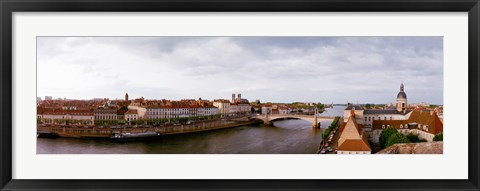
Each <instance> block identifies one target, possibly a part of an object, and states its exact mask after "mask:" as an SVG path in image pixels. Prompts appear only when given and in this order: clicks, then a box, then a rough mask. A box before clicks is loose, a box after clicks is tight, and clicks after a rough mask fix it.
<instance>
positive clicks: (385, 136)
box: [380, 127, 398, 149]
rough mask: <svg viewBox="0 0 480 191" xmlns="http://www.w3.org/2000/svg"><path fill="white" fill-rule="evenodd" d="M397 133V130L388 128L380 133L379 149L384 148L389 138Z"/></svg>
mask: <svg viewBox="0 0 480 191" xmlns="http://www.w3.org/2000/svg"><path fill="white" fill-rule="evenodd" d="M397 133H398V131H397V129H395V128H393V127H389V128H386V129H384V130H383V131H382V133H381V134H380V147H381V148H382V149H384V148H386V144H387V140H388V138H390V136H392V135H394V134H397Z"/></svg>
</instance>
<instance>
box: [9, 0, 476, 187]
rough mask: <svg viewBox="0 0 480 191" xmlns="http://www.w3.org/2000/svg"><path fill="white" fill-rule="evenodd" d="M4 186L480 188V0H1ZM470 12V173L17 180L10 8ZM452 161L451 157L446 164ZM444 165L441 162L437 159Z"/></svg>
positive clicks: (99, 10) (26, 10)
mask: <svg viewBox="0 0 480 191" xmlns="http://www.w3.org/2000/svg"><path fill="white" fill-rule="evenodd" d="M0 10H1V14H0V17H1V18H0V20H1V30H0V31H1V39H0V42H1V43H0V44H1V47H0V57H1V69H0V70H1V74H0V81H1V83H0V97H1V100H0V107H1V110H0V116H1V117H0V125H1V126H0V159H1V162H0V188H1V189H2V190H54V189H56V190H70V189H71V190H73V189H75V190H372V189H377V190H479V165H478V163H479V157H478V156H479V153H480V151H479V148H480V147H479V141H478V139H479V137H480V134H479V131H478V128H479V120H480V115H479V110H478V109H479V108H480V105H479V102H478V100H479V99H478V98H479V96H480V95H479V88H478V87H479V85H480V84H479V81H480V77H479V75H478V74H479V73H480V70H479V64H480V63H479V55H480V51H479V50H480V49H479V22H480V20H479V17H480V16H479V12H480V5H479V0H157V1H153V0H143V1H138V2H137V1H134V0H89V1H80V0H65V1H61V0H1V1H0ZM153 11H155V12H156V11H165V12H176V11H182V12H183V11H187V12H188V11H198V12H207V11H209V12H233V11H239V12H257V11H258V12H260V11H261V12H468V69H469V70H468V83H469V84H468V91H469V92H468V99H469V101H468V103H469V105H468V124H469V126H468V144H469V145H468V152H469V153H468V167H469V171H468V179H465V180H371V179H361V177H359V178H360V179H356V180H84V179H83V180H20V179H12V13H13V12H153ZM441 165H450V164H441ZM439 168H441V167H439Z"/></svg>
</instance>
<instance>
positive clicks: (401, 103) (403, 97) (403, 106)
mask: <svg viewBox="0 0 480 191" xmlns="http://www.w3.org/2000/svg"><path fill="white" fill-rule="evenodd" d="M404 89H405V88H404V86H403V82H402V83H401V84H400V92H398V94H397V111H398V112H405V111H406V110H407V94H406V93H405V90H404Z"/></svg>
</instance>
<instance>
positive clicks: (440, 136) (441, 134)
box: [433, 133, 443, 141]
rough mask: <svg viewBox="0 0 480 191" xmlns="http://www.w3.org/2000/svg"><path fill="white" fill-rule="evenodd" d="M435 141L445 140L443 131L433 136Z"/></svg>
mask: <svg viewBox="0 0 480 191" xmlns="http://www.w3.org/2000/svg"><path fill="white" fill-rule="evenodd" d="M433 141H443V133H439V134H437V135H435V137H433Z"/></svg>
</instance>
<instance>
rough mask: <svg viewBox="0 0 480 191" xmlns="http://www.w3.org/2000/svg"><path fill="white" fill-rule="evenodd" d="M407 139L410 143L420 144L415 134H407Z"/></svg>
mask: <svg viewBox="0 0 480 191" xmlns="http://www.w3.org/2000/svg"><path fill="white" fill-rule="evenodd" d="M407 138H408V140H409V141H410V142H411V143H417V142H420V138H419V137H418V135H417V134H413V133H409V134H408V135H407Z"/></svg>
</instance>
